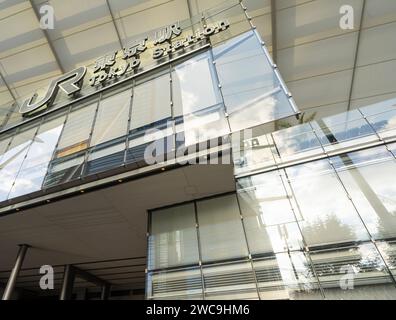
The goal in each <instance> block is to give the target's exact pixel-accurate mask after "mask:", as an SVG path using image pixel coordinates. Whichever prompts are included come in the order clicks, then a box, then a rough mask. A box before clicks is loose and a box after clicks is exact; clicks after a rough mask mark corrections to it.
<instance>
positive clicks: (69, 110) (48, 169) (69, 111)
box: [41, 105, 72, 189]
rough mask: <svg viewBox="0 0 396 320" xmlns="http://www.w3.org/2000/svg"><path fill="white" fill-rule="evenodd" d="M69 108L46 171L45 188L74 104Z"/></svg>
mask: <svg viewBox="0 0 396 320" xmlns="http://www.w3.org/2000/svg"><path fill="white" fill-rule="evenodd" d="M67 109H68V110H67V111H66V114H65V120H64V121H63V127H62V130H61V132H60V134H59V137H58V141H57V142H56V145H55V148H54V151H53V152H52V156H51V160H50V161H49V163H48V167H47V172H46V173H45V176H44V179H43V183H42V184H41V189H43V187H44V185H45V181H46V180H47V177H48V173H49V171H50V170H51V169H50V167H51V164H52V162H53V161H54V160H55V155H56V152H57V151H58V146H59V142H60V139H61V138H62V135H63V132H64V131H65V127H66V123H67V120H68V119H69V115H70V113H71V110H72V106H71V105H70V106H69V107H68V108H67Z"/></svg>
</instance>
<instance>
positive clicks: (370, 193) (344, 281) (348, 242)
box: [147, 146, 396, 300]
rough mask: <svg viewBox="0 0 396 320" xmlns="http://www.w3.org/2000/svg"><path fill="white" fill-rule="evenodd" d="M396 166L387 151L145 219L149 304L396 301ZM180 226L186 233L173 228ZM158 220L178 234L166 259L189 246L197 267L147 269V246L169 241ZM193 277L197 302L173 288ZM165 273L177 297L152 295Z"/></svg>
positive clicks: (264, 178)
mask: <svg viewBox="0 0 396 320" xmlns="http://www.w3.org/2000/svg"><path fill="white" fill-rule="evenodd" d="M395 164H396V159H395V157H394V155H393V154H392V153H391V152H390V151H389V150H388V149H387V148H386V147H385V146H379V147H374V148H369V149H365V150H361V151H356V152H350V153H342V154H339V155H338V156H336V157H329V158H327V159H321V160H315V161H310V162H307V163H304V164H299V165H291V166H290V167H286V168H284V169H278V170H273V171H268V172H263V173H258V174H254V175H248V176H245V177H242V178H237V179H236V186H237V192H236V193H235V194H228V195H223V196H217V197H214V198H209V199H203V200H198V201H195V202H193V203H189V204H186V205H183V206H180V207H177V213H172V214H171V216H169V214H170V212H172V210H173V209H172V208H168V209H165V212H164V210H161V209H160V210H154V211H152V212H151V213H150V233H149V261H148V266H149V268H148V269H149V273H148V275H149V276H148V278H147V298H149V299H159V298H174V295H177V294H179V291H178V290H180V292H183V298H203V299H211V298H217V299H230V298H232V299H238V298H239V299H296V300H299V299H396V286H395V264H394V238H395V231H396V225H395V223H396V201H395V199H396V184H395V183H394V181H392V179H393V174H392V173H393V172H394V170H395V168H394V166H395ZM175 210H176V209H175ZM183 210H184V214H183V213H182V211H183ZM194 210H195V212H194ZM186 219H188V221H189V222H188V224H187V225H188V227H184V228H183V229H181V228H179V225H180V226H185V225H186V224H182V223H181V222H182V221H185V220H186ZM164 220H166V221H168V222H170V221H171V223H172V234H174V235H176V234H180V236H179V237H178V238H177V239H178V242H177V243H175V242H174V241H172V242H169V241H168V242H167V243H166V246H167V248H166V250H167V251H172V250H175V252H179V254H181V253H182V252H184V248H185V245H188V247H189V248H194V250H190V253H191V254H192V252H194V259H190V260H184V259H179V260H178V263H176V264H174V263H173V264H171V265H170V264H167V265H162V266H160V265H158V264H156V265H154V264H153V263H152V262H153V261H158V260H159V259H160V255H159V253H158V252H157V251H156V249H154V248H155V247H156V246H153V245H151V244H152V243H158V242H159V241H161V239H166V238H167V235H168V233H167V232H166V231H160V232H158V228H162V227H163V226H164V224H163V222H162V221H164ZM177 220H180V224H179V222H177ZM187 230H188V237H187V236H185V234H186V231H187ZM168 237H169V236H168ZM168 239H169V238H168ZM184 239H186V242H184ZM163 243H164V244H165V242H163ZM157 248H158V246H157ZM181 248H183V249H181ZM197 251H198V252H197ZM198 259H199V260H198ZM190 268H194V270H195V277H196V278H199V274H201V278H202V279H201V281H200V282H199V283H198V282H194V283H195V285H196V286H195V287H194V288H193V289H191V290H198V289H197V286H198V287H199V288H201V291H202V292H201V293H200V294H199V296H196V295H194V294H193V292H191V296H190V289H189V288H188V287H187V286H186V283H185V282H181V281H179V279H180V278H187V279H189V276H188V275H189V274H190V272H191V269H190ZM175 269H176V270H177V273H174V270H175ZM167 273H170V274H172V275H173V276H174V279H173V281H174V288H175V292H174V291H172V290H169V291H167V290H165V291H164V292H161V294H159V293H157V291H156V290H155V289H154V288H156V287H161V286H162V285H163V284H162V281H163V279H165V278H163V277H164V275H165V274H167ZM157 274H161V275H162V277H157V276H156V275H157ZM179 277H180V278H179ZM187 282H188V281H187ZM197 292H198V291H197Z"/></svg>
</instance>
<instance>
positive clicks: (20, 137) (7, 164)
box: [0, 123, 39, 201]
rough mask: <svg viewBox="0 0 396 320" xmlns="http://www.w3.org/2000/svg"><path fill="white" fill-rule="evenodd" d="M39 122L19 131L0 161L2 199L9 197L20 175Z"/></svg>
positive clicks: (0, 193) (0, 199)
mask: <svg viewBox="0 0 396 320" xmlns="http://www.w3.org/2000/svg"><path fill="white" fill-rule="evenodd" d="M38 125H39V124H38V123H35V125H33V126H31V127H29V128H25V129H24V130H23V131H21V132H18V133H17V134H16V135H15V136H14V138H13V139H12V141H11V144H10V146H9V147H8V149H7V152H5V153H4V155H3V157H2V158H1V161H0V181H1V183H0V201H4V200H6V199H7V198H8V194H9V192H10V190H11V187H12V185H13V183H14V181H15V178H16V177H17V175H18V172H19V169H20V167H21V165H22V162H23V160H24V159H25V156H26V154H27V152H28V150H29V147H30V145H31V143H32V141H33V138H34V135H35V133H36V132H37V126H38Z"/></svg>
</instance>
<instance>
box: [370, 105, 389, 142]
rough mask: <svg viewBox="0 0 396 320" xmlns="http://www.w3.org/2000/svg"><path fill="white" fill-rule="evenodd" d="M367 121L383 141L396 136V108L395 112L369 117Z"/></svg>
mask: <svg viewBox="0 0 396 320" xmlns="http://www.w3.org/2000/svg"><path fill="white" fill-rule="evenodd" d="M367 121H368V122H369V123H370V124H371V125H372V126H373V128H374V130H375V131H376V132H377V133H378V135H379V136H380V137H381V138H382V139H387V138H392V137H394V136H396V107H395V109H394V110H391V111H388V112H384V113H380V114H377V115H374V116H370V117H367Z"/></svg>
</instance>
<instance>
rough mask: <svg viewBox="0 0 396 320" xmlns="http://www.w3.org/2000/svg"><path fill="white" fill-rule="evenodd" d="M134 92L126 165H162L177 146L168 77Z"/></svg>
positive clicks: (165, 75)
mask: <svg viewBox="0 0 396 320" xmlns="http://www.w3.org/2000/svg"><path fill="white" fill-rule="evenodd" d="M144 81H146V82H143V83H141V84H138V85H137V86H136V87H135V89H134V95H133V102H132V118H131V127H130V132H129V138H128V151H127V162H128V163H129V164H130V165H131V163H132V164H133V165H134V166H136V167H142V166H146V165H149V164H154V163H156V162H162V161H164V160H165V159H166V156H167V154H168V153H169V154H170V153H171V152H172V149H173V146H174V142H173V140H174V137H172V135H173V126H172V122H171V121H170V120H171V106H170V102H171V98H170V81H169V73H167V72H166V73H165V74H164V75H162V76H160V77H158V78H154V79H151V80H147V79H145V80H144Z"/></svg>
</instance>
